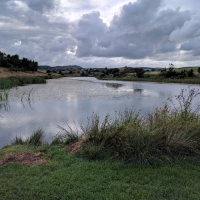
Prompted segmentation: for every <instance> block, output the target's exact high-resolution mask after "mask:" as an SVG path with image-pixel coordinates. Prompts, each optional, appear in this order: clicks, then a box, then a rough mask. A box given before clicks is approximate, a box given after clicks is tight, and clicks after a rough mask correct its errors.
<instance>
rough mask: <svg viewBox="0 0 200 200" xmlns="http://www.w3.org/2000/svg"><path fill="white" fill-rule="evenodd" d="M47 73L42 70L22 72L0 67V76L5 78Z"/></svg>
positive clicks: (44, 74)
mask: <svg viewBox="0 0 200 200" xmlns="http://www.w3.org/2000/svg"><path fill="white" fill-rule="evenodd" d="M46 75H47V74H46V73H45V72H43V71H37V72H22V71H18V72H15V71H10V70H8V69H7V68H1V67H0V78H7V77H18V76H20V77H31V76H32V77H36V76H46Z"/></svg>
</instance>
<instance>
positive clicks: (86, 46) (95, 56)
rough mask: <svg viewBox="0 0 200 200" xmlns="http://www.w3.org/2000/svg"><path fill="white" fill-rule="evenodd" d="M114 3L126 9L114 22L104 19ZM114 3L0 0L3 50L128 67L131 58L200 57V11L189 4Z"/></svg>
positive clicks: (37, 57) (0, 44)
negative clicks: (74, 16) (71, 15)
mask: <svg viewBox="0 0 200 200" xmlns="http://www.w3.org/2000/svg"><path fill="white" fill-rule="evenodd" d="M170 2H171V3H173V2H174V1H173V2H172V0H170ZM177 2H179V3H180V2H184V1H177ZM191 2H192V4H195V2H196V1H194V0H191ZM109 3H112V4H113V5H114V3H116V4H115V5H119V6H121V8H120V9H119V10H118V12H116V14H115V15H113V16H112V20H111V21H110V23H105V21H104V20H103V19H106V16H102V13H104V12H103V8H104V9H105V10H106V13H108V10H109V8H110V4H109ZM109 3H108V1H104V0H102V1H101V2H96V1H94V0H88V1H84V2H83V1H81V0H80V1H79V0H78V1H76V2H74V1H72V0H69V1H65V0H42V1H41V0H7V1H0V7H1V13H0V19H1V21H0V37H1V40H0V50H1V51H4V52H5V53H10V54H12V53H13V54H15V53H18V54H19V55H20V57H28V58H29V59H35V60H37V61H38V62H39V63H41V64H51V63H52V64H55V65H60V64H61V63H63V64H66V63H67V64H72V63H73V64H79V65H83V66H84V67H88V66H90V67H92V66H93V67H95V66H104V67H105V66H106V67H111V66H112V65H113V66H115V67H116V66H117V65H119V66H120V65H127V64H126V62H127V63H128V64H131V63H132V64H134V65H137V66H139V64H138V63H142V64H144V63H148V64H149V63H150V61H151V62H152V64H155V62H156V60H157V61H159V62H160V61H163V62H165V60H168V59H169V58H171V59H172V61H170V62H173V60H178V59H180V60H184V61H185V60H192V59H193V58H195V59H198V58H199V56H200V47H199V45H198V44H199V42H200V39H199V38H200V15H199V14H198V12H194V10H192V11H188V10H187V9H186V7H187V6H183V7H184V9H182V8H181V7H177V8H176V7H173V6H168V4H167V3H168V1H166V0H165V1H164V0H154V1H152V0H134V1H133V2H128V0H111V1H109ZM122 3H123V5H122ZM182 4H183V3H182ZM171 5H175V3H173V4H171ZM184 5H188V2H186V3H185V4H184ZM196 5H199V3H196ZM98 6H99V11H98ZM94 8H95V10H96V11H94ZM113 8H115V9H116V7H115V6H113V7H112V8H110V9H112V12H111V13H114V12H113ZM193 8H194V6H193ZM79 10H80V15H77V16H76V20H74V21H73V23H72V21H71V19H70V18H69V16H70V13H73V12H74V13H76V14H77V13H79ZM86 11H87V13H85V12H86ZM100 11H101V12H100ZM83 13H84V14H83ZM110 17H111V16H110V15H109V19H110ZM105 57H106V58H107V59H104V58H105ZM143 59H144V61H143ZM147 60H148V62H147ZM111 63H113V64H111Z"/></svg>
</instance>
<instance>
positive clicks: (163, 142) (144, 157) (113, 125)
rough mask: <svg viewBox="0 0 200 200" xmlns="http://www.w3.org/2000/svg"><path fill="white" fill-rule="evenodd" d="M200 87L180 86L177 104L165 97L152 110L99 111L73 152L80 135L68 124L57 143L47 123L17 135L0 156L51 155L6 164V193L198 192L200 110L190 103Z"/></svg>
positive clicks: (1, 188) (1, 169) (0, 171)
mask: <svg viewBox="0 0 200 200" xmlns="http://www.w3.org/2000/svg"><path fill="white" fill-rule="evenodd" d="M199 94H200V92H199V91H198V90H195V89H191V88H189V90H182V92H181V93H180V94H179V95H178V96H177V97H176V98H177V101H178V102H179V106H178V107H174V108H172V109H170V108H169V107H168V106H167V105H166V106H165V107H164V108H162V109H156V110H155V111H154V113H152V114H150V115H149V116H148V117H146V118H144V117H140V115H139V114H138V113H135V112H133V111H129V110H125V111H124V112H121V113H119V115H118V116H117V117H114V118H112V117H110V116H109V115H107V116H106V117H105V118H104V120H103V121H100V118H99V117H98V116H97V115H94V116H93V117H92V118H91V119H90V120H89V121H88V124H87V125H86V126H82V135H81V136H80V137H83V138H84V139H85V140H86V141H87V142H86V145H85V146H84V147H83V149H82V150H81V151H80V152H77V153H76V154H73V155H71V154H69V152H68V151H67V149H66V148H65V144H66V143H71V142H74V141H77V137H74V136H73V135H75V136H77V132H76V131H73V129H71V128H70V127H69V129H67V130H65V129H62V128H61V129H62V131H63V132H62V134H61V136H60V137H58V136H57V139H56V142H55V143H52V144H51V145H48V144H44V142H43V141H42V131H41V130H38V131H36V132H35V133H34V134H33V135H32V136H30V138H28V139H26V140H22V139H21V138H16V139H15V141H14V142H13V145H10V146H6V147H4V148H3V149H0V158H3V157H4V155H6V154H7V153H14V152H43V154H44V155H43V157H44V158H47V159H48V160H49V162H48V163H46V164H44V163H43V164H40V165H39V164H34V165H29V166H27V165H22V164H21V163H6V164H4V165H1V166H0V199H1V200H4V199H5V200H7V199H15V200H17V199H30V200H32V199H48V200H49V199H70V200H71V199H98V200H99V199H100V200H101V199H150V200H151V199H152V200H156V199H158V200H162V199H163V200H167V199H169V200H171V199H175V200H176V199H177V200H182V199H185V200H186V199H191V200H193V199H194V200H196V199H200V191H199V188H200V182H199V179H200V173H199V172H200V160H199V156H200V114H199V112H198V111H199V109H198V108H197V110H192V107H191V102H192V100H193V99H194V98H195V97H197V96H198V95H199ZM172 103H173V102H172Z"/></svg>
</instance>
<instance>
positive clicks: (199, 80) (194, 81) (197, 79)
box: [101, 75, 200, 84]
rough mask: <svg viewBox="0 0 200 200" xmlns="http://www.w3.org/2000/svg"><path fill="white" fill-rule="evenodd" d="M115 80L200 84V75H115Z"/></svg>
mask: <svg viewBox="0 0 200 200" xmlns="http://www.w3.org/2000/svg"><path fill="white" fill-rule="evenodd" d="M101 79H102V80H111V79H110V78H101ZM114 80H119V81H140V82H158V83H182V84H200V77H198V76H196V77H193V78H184V79H178V78H173V79H172V78H162V77H159V76H158V75H150V76H148V77H144V78H137V77H134V76H133V77H130V76H129V77H115V78H114Z"/></svg>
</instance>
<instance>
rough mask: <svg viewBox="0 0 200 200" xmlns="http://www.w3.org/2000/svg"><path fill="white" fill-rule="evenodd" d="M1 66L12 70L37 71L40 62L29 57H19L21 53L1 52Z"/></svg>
mask: <svg viewBox="0 0 200 200" xmlns="http://www.w3.org/2000/svg"><path fill="white" fill-rule="evenodd" d="M0 67H3V68H8V69H10V70H12V71H37V69H38V62H35V61H34V60H29V59H28V58H22V59H20V58H19V55H17V54H15V55H10V54H8V55H7V54H5V53H3V52H0Z"/></svg>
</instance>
